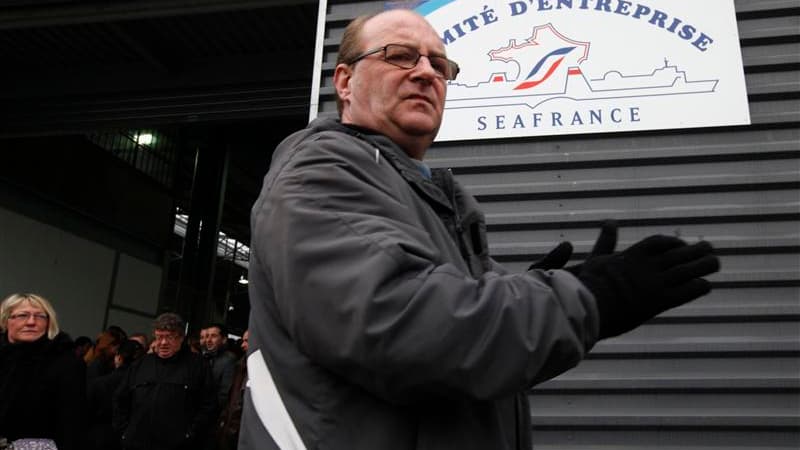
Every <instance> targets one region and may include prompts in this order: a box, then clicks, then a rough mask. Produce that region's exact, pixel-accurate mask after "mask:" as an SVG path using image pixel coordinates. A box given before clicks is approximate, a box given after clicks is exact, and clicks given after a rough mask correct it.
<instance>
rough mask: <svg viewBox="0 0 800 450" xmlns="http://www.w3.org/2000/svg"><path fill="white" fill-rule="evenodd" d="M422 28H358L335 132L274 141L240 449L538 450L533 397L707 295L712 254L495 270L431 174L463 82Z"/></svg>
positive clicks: (388, 23) (670, 246)
mask: <svg viewBox="0 0 800 450" xmlns="http://www.w3.org/2000/svg"><path fill="white" fill-rule="evenodd" d="M458 72H459V67H458V65H457V64H456V63H455V62H453V61H450V60H449V59H448V58H447V56H446V52H445V47H444V44H443V43H442V40H441V39H440V37H439V35H438V34H437V32H436V31H435V30H434V29H433V28H432V27H431V26H430V25H429V24H428V22H427V21H426V20H425V19H424V18H423V17H422V16H420V15H418V14H416V13H414V12H412V11H408V10H392V11H387V12H383V13H380V14H377V15H372V16H365V17H359V18H356V19H355V20H354V21H353V22H352V23H351V24H350V25H348V27H347V29H346V30H345V33H344V35H343V37H342V41H341V45H340V48H339V55H338V61H337V65H336V68H335V71H334V78H333V84H334V86H335V88H336V92H337V100H338V101H337V104H338V109H339V115H340V120H335V119H327V118H321V119H316V120H314V121H313V122H311V123H310V124H309V125H308V127H307V128H306V129H304V130H301V131H299V132H297V133H295V134H293V135H291V136H289V137H288V138H287V139H285V140H284V141H283V142H282V143H281V144H280V145H279V146H278V148H277V149H276V150H275V152H274V154H273V157H272V163H271V166H270V171H269V173H268V174H267V176H266V177H265V179H264V186H263V189H262V191H261V195H260V196H259V198H258V200H257V201H256V203H255V205H254V206H253V210H252V215H251V227H252V236H253V238H252V242H251V253H250V271H249V279H250V284H249V290H250V303H251V312H250V324H249V329H250V355H249V356H248V376H249V377H250V380H249V383H248V389H247V391H246V393H245V403H244V411H243V415H242V428H241V431H240V440H239V448H240V449H242V450H256V449H258V450H263V449H276V448H280V449H284V450H286V449H306V448H308V449H328V450H362V449H363V450H376V449H381V450H411V449H436V450H441V449H459V450H470V449H475V450H489V449H491V450H511V449H525V450H529V449H530V448H531V441H530V428H531V425H530V410H529V408H528V403H527V397H526V390H527V389H528V388H530V387H531V386H533V385H534V384H536V383H538V382H541V381H544V380H547V379H549V378H552V377H554V376H556V375H558V374H560V373H562V372H564V371H565V370H567V369H570V368H572V367H573V366H575V365H576V364H577V363H578V362H579V361H580V360H581V359H582V358H583V357H584V356H585V355H586V353H587V352H588V351H589V350H590V349H591V348H592V346H593V345H594V344H595V342H596V341H597V340H598V339H602V338H606V337H610V336H614V335H618V334H621V333H623V332H625V331H628V330H630V329H632V328H634V327H636V326H638V325H639V324H641V323H642V322H644V321H646V320H648V319H649V318H651V317H653V316H654V315H656V314H658V313H659V312H661V311H663V310H665V309H668V308H670V307H673V306H677V305H679V304H681V303H684V302H686V301H689V300H691V299H694V298H696V297H698V296H700V295H702V294H704V293H706V292H708V291H709V290H710V285H709V283H708V282H707V281H706V280H705V279H703V278H701V277H703V276H705V275H707V274H709V273H712V272H714V271H716V270H718V267H719V263H718V261H717V259H716V257H714V256H713V255H712V254H711V247H710V245H709V244H708V243H704V242H701V243H699V244H695V245H691V246H689V245H687V244H686V243H684V242H683V241H680V240H679V239H677V238H671V237H666V236H653V237H650V238H647V239H645V240H643V241H641V242H639V243H637V244H635V245H634V246H632V247H631V248H629V249H627V250H625V251H623V252H619V253H614V247H615V245H616V226H615V225H614V224H613V222H611V223H609V224H607V225H606V226H604V228H603V231H602V232H601V235H600V236H601V237H600V238H599V239H598V242H597V244H596V245H595V249H594V250H593V252H592V253H591V255H590V257H589V258H588V260H587V261H586V262H585V263H584V264H581V265H577V266H571V267H569V268H567V269H566V270H561V268H562V266H563V265H564V263H565V262H566V261H567V260H568V259H569V257H570V254H571V247H570V246H563V245H562V246H559V247H557V248H556V250H554V252H552V253H551V254H550V255H548V256H547V257H546V258H545V259H544V260H542V261H540V262H539V263H537V264H535V265H534V266H533V267H532V268H531V269H530V270H528V271H527V272H526V273H521V274H511V273H508V271H507V270H505V269H504V268H503V267H502V266H500V265H499V264H497V263H496V262H495V261H494V260H492V259H491V258H490V257H489V254H488V245H487V241H486V235H485V232H486V224H485V222H484V219H483V214H482V213H481V212H480V210H479V209H478V205H477V202H476V201H475V199H474V198H473V197H472V196H470V195H469V194H468V193H467V192H466V191H465V190H464V189H463V188H462V187H461V186H460V185H459V184H458V183H457V182H456V181H455V180H454V179H453V177H452V175H451V174H450V172H449V171H447V170H442V169H433V170H431V169H429V168H428V167H427V166H426V165H425V164H424V163H423V162H422V160H423V157H424V156H425V152H426V150H427V149H428V147H429V146H430V145H431V143H432V142H433V139H434V137H435V136H436V133H437V131H438V130H439V125H440V123H441V120H442V114H443V111H444V102H445V93H446V88H447V83H448V81H450V80H454V79H455V78H456V76H457V75H458Z"/></svg>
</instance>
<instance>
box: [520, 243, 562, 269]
mask: <svg viewBox="0 0 800 450" xmlns="http://www.w3.org/2000/svg"><path fill="white" fill-rule="evenodd" d="M570 256H572V243H570V242H567V241H564V242H562V243H560V244H558V245H556V247H555V248H554V249H552V250H550V253H548V254H546V255H545V256H544V258H542V259H540V260H538V261H536V262H535V263H533V264H531V265H530V266H529V267H528V270H534V269H540V270H552V269H560V268H562V267H564V264H566V263H567V261H569V258H570Z"/></svg>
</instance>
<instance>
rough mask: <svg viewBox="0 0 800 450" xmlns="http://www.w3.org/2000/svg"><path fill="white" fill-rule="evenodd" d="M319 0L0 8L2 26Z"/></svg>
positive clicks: (169, 0)
mask: <svg viewBox="0 0 800 450" xmlns="http://www.w3.org/2000/svg"><path fill="white" fill-rule="evenodd" d="M317 2H318V1H317V0H143V1H130V2H107V1H104V2H94V3H90V4H86V3H78V4H69V5H57V6H56V5H49V6H41V5H39V6H29V7H16V8H14V9H13V10H1V9H0V11H2V13H0V30H12V29H22V28H39V27H47V26H55V25H73V24H86V23H102V22H114V21H121V20H133V19H145V18H152V17H171V16H184V15H192V14H205V13H213V12H218V11H240V10H250V9H268V8H272V7H278V6H303V5H312V4H317Z"/></svg>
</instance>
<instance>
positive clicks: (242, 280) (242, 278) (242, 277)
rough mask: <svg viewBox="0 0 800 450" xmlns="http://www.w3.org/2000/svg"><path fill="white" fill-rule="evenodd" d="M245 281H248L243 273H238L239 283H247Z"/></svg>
mask: <svg viewBox="0 0 800 450" xmlns="http://www.w3.org/2000/svg"><path fill="white" fill-rule="evenodd" d="M247 283H248V281H247V278H245V277H244V275H240V276H239V284H247Z"/></svg>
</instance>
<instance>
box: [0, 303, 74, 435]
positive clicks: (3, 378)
mask: <svg viewBox="0 0 800 450" xmlns="http://www.w3.org/2000/svg"><path fill="white" fill-rule="evenodd" d="M0 332H2V334H0V438H6V439H7V440H9V441H14V440H18V439H28V438H35V439H50V440H52V441H53V442H55V444H56V445H57V446H58V449H59V450H83V449H84V445H83V444H84V434H85V432H86V427H85V424H86V366H85V365H84V364H83V362H82V361H81V360H79V359H78V358H77V357H76V356H75V351H74V348H73V343H72V340H71V339H70V338H69V337H68V336H67V335H66V334H65V333H64V332H62V331H61V330H60V329H59V326H58V318H57V316H56V312H55V310H54V309H53V306H52V305H51V304H50V302H49V301H48V300H47V299H45V298H44V297H42V296H39V295H36V294H31V293H22V294H12V295H10V296H8V297H6V299H5V300H3V302H2V303H0Z"/></svg>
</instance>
